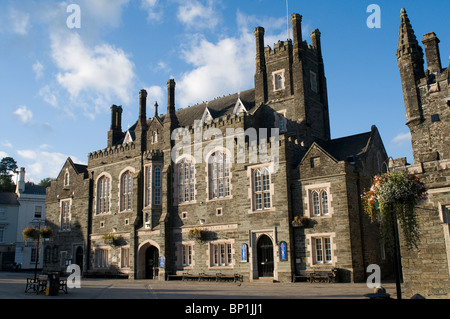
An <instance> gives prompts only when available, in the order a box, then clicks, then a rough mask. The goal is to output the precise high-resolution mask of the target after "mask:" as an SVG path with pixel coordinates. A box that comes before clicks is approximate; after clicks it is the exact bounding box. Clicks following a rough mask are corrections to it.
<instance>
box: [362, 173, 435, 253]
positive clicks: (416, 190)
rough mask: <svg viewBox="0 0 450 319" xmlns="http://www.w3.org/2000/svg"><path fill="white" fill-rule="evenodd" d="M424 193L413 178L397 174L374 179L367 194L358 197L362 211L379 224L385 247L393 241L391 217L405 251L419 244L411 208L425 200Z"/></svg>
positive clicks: (418, 182)
mask: <svg viewBox="0 0 450 319" xmlns="http://www.w3.org/2000/svg"><path fill="white" fill-rule="evenodd" d="M427 197H428V193H427V190H426V189H425V186H424V184H423V183H422V182H421V181H420V179H419V178H418V177H417V176H414V175H412V174H409V173H408V172H403V171H397V172H390V173H385V174H382V175H377V176H375V177H374V180H373V184H372V186H371V187H370V190H369V191H367V192H364V193H363V194H362V195H361V199H362V202H363V208H364V211H365V213H366V214H367V215H369V217H370V218H371V219H372V221H375V220H380V219H381V225H382V232H383V236H384V238H385V241H386V242H387V243H389V242H392V241H393V240H394V238H393V237H392V236H393V233H392V231H391V230H392V214H395V215H396V216H397V218H398V220H399V222H400V225H401V226H402V230H403V234H404V236H405V241H406V246H407V248H408V249H410V248H412V247H413V246H415V247H416V248H417V243H418V241H419V225H418V222H417V216H416V211H415V206H417V205H418V204H419V203H420V202H422V201H423V200H425V199H427Z"/></svg>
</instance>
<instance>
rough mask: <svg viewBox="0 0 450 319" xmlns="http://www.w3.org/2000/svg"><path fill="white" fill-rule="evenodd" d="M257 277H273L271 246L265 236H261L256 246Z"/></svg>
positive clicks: (267, 237)
mask: <svg viewBox="0 0 450 319" xmlns="http://www.w3.org/2000/svg"><path fill="white" fill-rule="evenodd" d="M257 253H258V276H259V277H273V244H272V240H271V239H270V238H269V236H267V235H262V236H261V237H260V238H259V240H258V244H257Z"/></svg>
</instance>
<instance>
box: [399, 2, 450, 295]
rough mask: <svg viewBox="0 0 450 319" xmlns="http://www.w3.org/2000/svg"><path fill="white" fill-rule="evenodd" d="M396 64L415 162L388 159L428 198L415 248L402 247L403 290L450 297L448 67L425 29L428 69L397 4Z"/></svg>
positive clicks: (407, 20) (436, 39)
mask: <svg viewBox="0 0 450 319" xmlns="http://www.w3.org/2000/svg"><path fill="white" fill-rule="evenodd" d="M399 34H400V38H399V43H398V50H397V59H398V66H399V69H400V76H401V81H402V87H403V96H404V100H405V110H406V119H407V123H406V125H408V127H409V129H410V131H411V143H412V149H413V156H414V164H413V165H407V163H406V159H405V158H400V159H396V160H394V161H393V162H392V163H391V166H392V167H393V168H394V169H403V170H408V171H409V172H411V173H414V174H416V175H417V176H418V177H419V178H421V179H422V180H423V181H424V182H425V186H426V187H427V189H428V193H429V198H428V200H427V201H426V202H425V203H423V204H422V205H421V206H420V207H418V209H417V213H418V218H419V221H420V233H421V236H420V244H419V247H418V249H412V250H407V249H406V248H405V247H403V246H402V247H401V248H402V249H401V256H402V267H403V278H404V289H405V291H404V293H405V295H406V296H407V297H410V296H413V295H414V294H417V293H418V294H421V295H422V296H424V297H426V298H446V299H448V298H449V297H450V280H449V279H450V235H449V218H450V215H449V210H450V92H449V68H448V67H447V68H442V65H441V58H440V53H439V47H438V43H439V39H438V38H437V37H436V34H434V32H431V33H427V34H425V35H424V37H423V40H422V43H423V45H424V48H425V56H426V62H427V69H424V59H423V51H422V48H421V47H420V45H419V43H418V41H417V39H416V36H415V34H414V31H413V29H412V26H411V23H410V21H409V19H408V16H407V14H406V11H405V10H404V9H402V10H401V24H400V33H399ZM401 244H402V242H401Z"/></svg>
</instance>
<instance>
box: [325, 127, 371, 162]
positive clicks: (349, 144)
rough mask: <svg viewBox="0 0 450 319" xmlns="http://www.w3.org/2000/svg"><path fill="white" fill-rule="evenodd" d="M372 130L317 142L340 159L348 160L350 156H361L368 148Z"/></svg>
mask: <svg viewBox="0 0 450 319" xmlns="http://www.w3.org/2000/svg"><path fill="white" fill-rule="evenodd" d="M371 136H372V131H370V132H365V133H361V134H356V135H351V136H346V137H341V138H336V139H332V140H329V141H321V142H317V144H319V145H320V147H322V148H323V149H324V150H325V151H326V152H328V154H330V155H331V156H333V157H334V158H335V159H336V160H338V161H343V160H346V159H347V157H349V156H355V155H356V156H361V155H362V154H364V153H365V151H366V150H367V146H368V144H369V142H370V138H371Z"/></svg>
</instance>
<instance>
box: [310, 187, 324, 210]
mask: <svg viewBox="0 0 450 319" xmlns="http://www.w3.org/2000/svg"><path fill="white" fill-rule="evenodd" d="M311 198H312V213H313V216H324V215H328V193H327V191H326V190H313V191H312V192H311Z"/></svg>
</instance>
